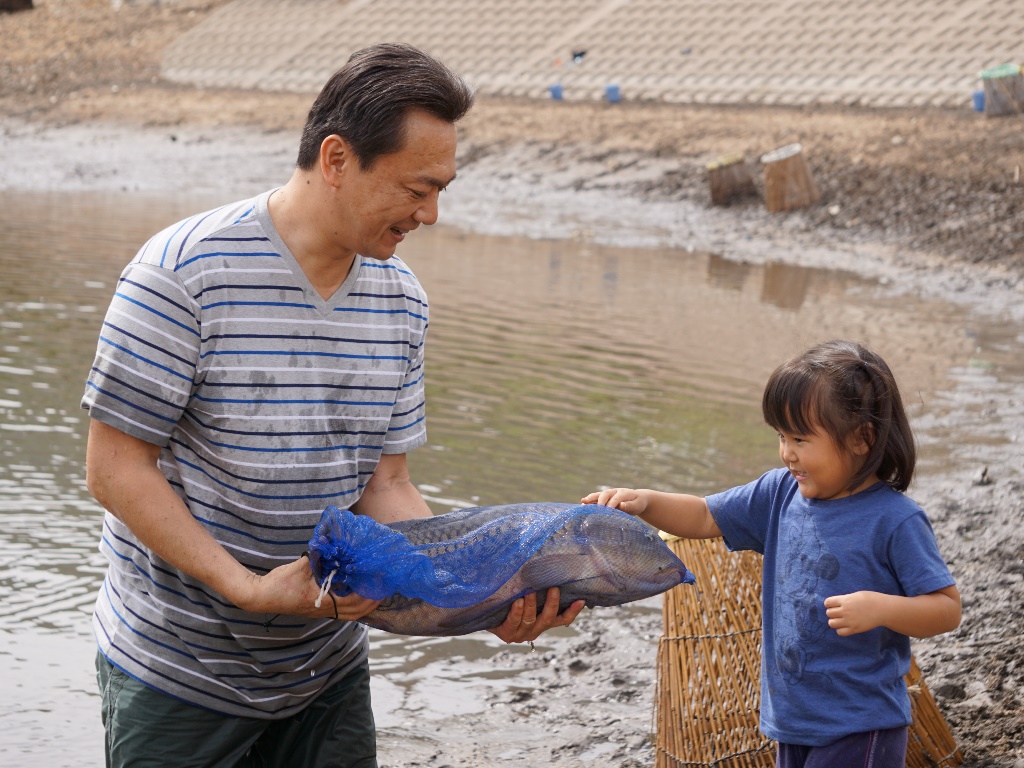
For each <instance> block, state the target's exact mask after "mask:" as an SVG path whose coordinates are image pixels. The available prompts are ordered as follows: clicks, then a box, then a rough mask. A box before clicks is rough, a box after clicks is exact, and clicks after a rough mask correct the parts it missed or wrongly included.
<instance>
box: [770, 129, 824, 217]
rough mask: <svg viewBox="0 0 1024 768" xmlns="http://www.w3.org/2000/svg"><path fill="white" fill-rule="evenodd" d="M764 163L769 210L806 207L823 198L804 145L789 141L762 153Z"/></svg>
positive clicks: (788, 209)
mask: <svg viewBox="0 0 1024 768" xmlns="http://www.w3.org/2000/svg"><path fill="white" fill-rule="evenodd" d="M761 163H762V164H763V165H764V204H765V207H766V208H767V209H768V210H769V211H790V210H793V209H794V208H806V207H807V206H809V205H814V204H815V203H817V202H818V200H819V199H821V193H820V192H819V191H818V187H817V185H816V184H815V183H814V179H813V178H811V170H810V168H808V167H807V160H806V159H805V158H804V155H803V147H801V146H800V145H799V144H787V145H786V146H784V147H779V148H778V149H775V150H772V151H771V152H768V153H766V154H764V155H762V156H761Z"/></svg>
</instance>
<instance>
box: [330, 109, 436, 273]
mask: <svg viewBox="0 0 1024 768" xmlns="http://www.w3.org/2000/svg"><path fill="white" fill-rule="evenodd" d="M348 160H349V162H346V165H345V170H344V172H343V173H342V175H341V187H340V188H339V191H341V192H342V198H343V200H344V201H345V211H344V212H343V213H342V214H341V217H342V221H341V222H339V224H341V225H342V226H340V227H339V228H338V232H337V234H338V236H339V238H340V239H341V240H342V243H341V244H342V245H343V247H345V248H346V249H350V250H353V251H355V252H357V253H359V254H361V255H363V256H368V257H370V258H374V259H381V260H384V259H389V258H391V256H393V255H394V253H395V248H396V247H397V246H398V244H399V243H400V242H402V240H404V239H405V236H406V234H407V233H408V232H410V231H411V230H414V229H416V228H417V227H418V226H419V225H420V224H427V225H430V224H433V223H434V222H435V221H437V207H438V195H439V194H440V193H441V191H442V190H443V189H444V188H445V187H447V186H448V184H450V183H451V181H452V180H453V179H454V178H455V126H454V125H452V124H451V123H447V122H445V121H444V120H441V119H439V118H436V117H434V116H432V115H429V114H427V113H425V112H420V111H411V112H409V113H408V114H407V115H406V118H405V145H404V146H403V147H402V149H400V150H399V151H398V152H393V153H392V154H389V155H382V156H381V157H378V158H377V160H376V162H375V163H374V164H373V166H372V167H371V168H370V170H368V171H364V170H363V169H362V168H361V167H360V166H359V163H358V161H356V160H355V158H349V159H348Z"/></svg>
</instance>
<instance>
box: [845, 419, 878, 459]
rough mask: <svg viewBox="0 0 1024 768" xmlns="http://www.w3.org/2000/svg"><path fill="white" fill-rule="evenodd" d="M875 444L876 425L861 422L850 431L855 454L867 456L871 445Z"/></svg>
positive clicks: (851, 446)
mask: <svg viewBox="0 0 1024 768" xmlns="http://www.w3.org/2000/svg"><path fill="white" fill-rule="evenodd" d="M874 444H875V427H874V425H873V424H870V423H865V424H861V425H860V426H859V427H858V428H857V429H855V430H853V432H851V433H850V443H849V446H850V451H852V452H853V455H854V456H867V455H868V453H869V452H870V451H871V446H873V445H874Z"/></svg>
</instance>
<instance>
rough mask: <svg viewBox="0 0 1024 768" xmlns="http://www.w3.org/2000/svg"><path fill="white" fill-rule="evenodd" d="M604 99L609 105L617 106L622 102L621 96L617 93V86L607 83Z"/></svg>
mask: <svg viewBox="0 0 1024 768" xmlns="http://www.w3.org/2000/svg"><path fill="white" fill-rule="evenodd" d="M604 97H605V98H606V99H607V100H608V103H609V104H618V103H619V102H620V101H622V94H621V93H620V92H619V86H617V85H616V84H615V83H609V84H608V85H606V86H605V87H604Z"/></svg>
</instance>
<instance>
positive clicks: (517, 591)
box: [309, 502, 694, 636]
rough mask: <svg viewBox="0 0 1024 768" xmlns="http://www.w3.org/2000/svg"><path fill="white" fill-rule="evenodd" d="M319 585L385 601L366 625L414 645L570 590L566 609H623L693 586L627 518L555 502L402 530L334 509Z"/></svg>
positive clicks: (319, 560)
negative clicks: (411, 639) (516, 604)
mask: <svg viewBox="0 0 1024 768" xmlns="http://www.w3.org/2000/svg"><path fill="white" fill-rule="evenodd" d="M309 551H310V566H311V568H312V569H313V574H314V577H315V578H316V579H317V583H320V584H323V583H324V582H325V580H326V579H328V578H329V576H330V574H331V573H332V572H334V573H335V574H336V576H335V578H334V579H333V581H331V584H330V589H331V591H332V592H333V593H334V594H336V595H342V596H343V595H346V594H349V593H350V592H352V591H355V592H357V593H358V594H360V595H362V596H364V597H369V598H371V599H374V600H380V601H381V603H380V605H379V606H378V607H377V608H376V609H375V610H374V611H372V612H371V613H369V614H367V615H366V616H364V617H363V618H362V619H360V622H362V623H363V624H366V625H368V626H371V627H375V628H377V629H382V630H384V631H387V632H393V633H396V634H402V635H425V636H439V635H464V634H468V633H470V632H476V631H478V630H481V629H490V628H492V627H495V626H497V625H498V624H500V623H501V622H502V621H504V619H505V617H506V616H507V615H508V611H509V608H510V606H511V604H512V602H513V601H515V600H516V599H518V598H520V597H522V596H523V595H526V594H530V593H537V604H538V610H540V609H541V607H542V606H543V604H544V599H545V593H546V590H547V589H548V588H549V587H559V589H560V594H559V606H560V608H559V610H564V609H565V608H567V607H568V606H570V605H571V604H572V603H574V602H575V601H577V600H583V601H585V602H586V605H587V606H588V607H591V608H593V607H596V606H611V605H621V604H623V603H627V602H632V601H634V600H640V599H643V598H645V597H650V596H651V595H656V594H659V593H661V592H664V591H665V590H668V589H671V588H672V587H674V586H676V585H677V584H685V583H692V582H693V580H694V578H693V574H691V573H690V572H689V571H688V570H687V569H686V566H685V565H684V564H683V563H682V561H680V560H679V558H678V557H676V555H675V554H674V553H673V552H672V551H671V550H670V549H669V548H668V547H667V546H666V545H665V543H664V542H663V541H662V540H661V538H660V537H659V536H658V535H657V533H656V531H655V530H654V529H653V528H651V527H650V526H648V525H647V524H645V523H644V522H643V521H641V520H639V519H637V518H635V517H632V516H631V515H628V514H626V513H624V512H621V511H620V510H616V509H610V508H608V507H602V506H599V505H572V504H559V503H553V502H531V503H522V504H505V505H497V506H491V507H473V508H471V509H463V510H458V511H455V512H449V513H446V514H443V515H437V516H434V517H430V518H418V519H415V520H404V521H401V522H398V523H394V524H392V525H390V526H386V525H382V524H380V523H377V522H375V521H373V520H371V519H369V518H366V517H362V516H356V515H353V514H352V513H351V512H349V511H347V510H338V509H337V508H336V507H328V508H327V509H326V510H324V513H323V516H322V517H321V520H320V523H319V524H318V525H317V528H316V531H315V532H314V536H313V539H312V540H311V541H310V548H309Z"/></svg>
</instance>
